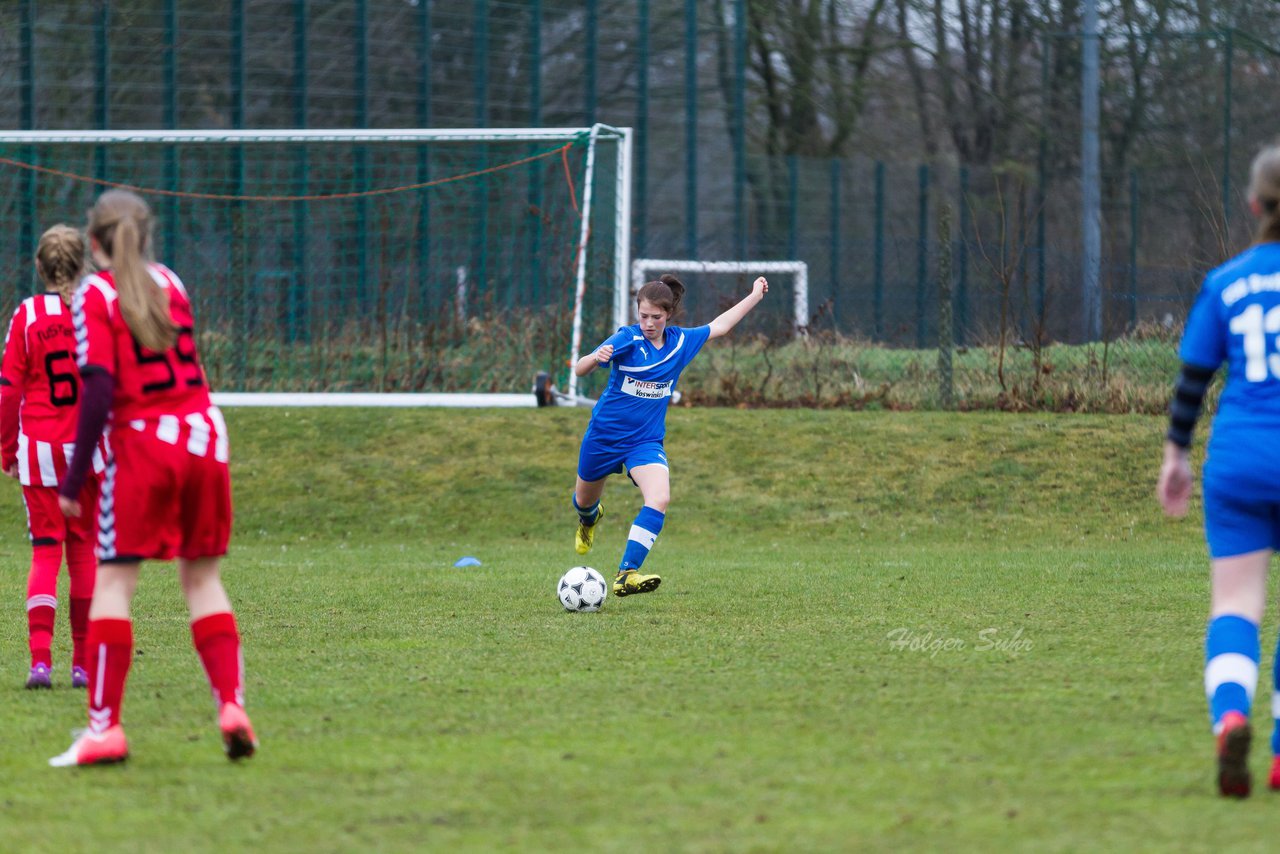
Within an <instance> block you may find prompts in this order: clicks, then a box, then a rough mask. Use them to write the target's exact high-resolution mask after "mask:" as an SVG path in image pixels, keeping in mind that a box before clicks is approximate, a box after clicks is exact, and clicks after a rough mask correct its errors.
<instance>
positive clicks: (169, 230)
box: [164, 0, 181, 259]
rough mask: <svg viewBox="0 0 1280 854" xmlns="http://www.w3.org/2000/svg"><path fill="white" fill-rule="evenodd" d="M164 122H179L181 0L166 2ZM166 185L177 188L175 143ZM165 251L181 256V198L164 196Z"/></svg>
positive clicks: (167, 155)
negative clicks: (179, 18) (179, 24)
mask: <svg viewBox="0 0 1280 854" xmlns="http://www.w3.org/2000/svg"><path fill="white" fill-rule="evenodd" d="M164 126H165V127H167V128H171V129H172V128H176V127H177V126H178V0H165V3H164ZM164 179H165V186H167V187H168V188H169V189H170V190H176V189H178V151H177V146H175V145H166V146H165V149H164ZM164 209H165V216H164V251H165V254H166V255H167V256H168V257H170V258H175V259H176V258H178V257H180V254H181V253H180V250H179V248H178V199H177V197H176V196H170V197H169V198H167V199H166V200H165V205H164Z"/></svg>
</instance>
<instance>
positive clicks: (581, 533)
mask: <svg viewBox="0 0 1280 854" xmlns="http://www.w3.org/2000/svg"><path fill="white" fill-rule="evenodd" d="M604 480H605V479H604V478H601V479H600V480H592V481H588V480H583V479H582V478H581V477H579V478H578V482H577V484H576V485H575V486H574V488H573V509H574V510H575V511H577V513H578V530H577V532H576V533H575V534H574V541H573V549H574V551H576V552H577V553H578V554H580V555H584V554H586V553H587V552H589V551H591V546H592V545H593V544H594V543H595V538H596V525H597V524H599V522H600V520H601V519H602V518H604V505H603V504H602V503H601V501H600V496H601V495H603V494H604Z"/></svg>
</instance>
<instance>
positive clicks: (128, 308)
mask: <svg viewBox="0 0 1280 854" xmlns="http://www.w3.org/2000/svg"><path fill="white" fill-rule="evenodd" d="M89 238H90V247H91V249H92V251H93V257H94V260H95V261H96V262H97V263H98V265H99V266H100V267H101V268H102V272H101V273H99V274H97V275H92V276H88V277H87V278H86V279H85V280H84V281H83V282H82V283H81V285H80V288H79V289H78V290H77V291H76V294H75V298H74V299H73V300H72V306H71V313H72V323H73V326H74V328H75V334H76V362H77V364H78V365H79V368H80V375H81V379H82V382H83V388H84V399H83V401H82V403H81V408H80V418H79V424H78V427H77V430H76V444H75V454H74V456H73V457H72V460H71V465H70V466H69V467H68V470H67V474H66V476H65V477H64V478H63V480H62V484H61V487H60V489H59V495H60V501H61V504H62V509H63V512H64V513H66V514H67V515H75V514H77V513H79V511H80V506H79V502H78V501H77V500H76V496H77V495H78V494H79V488H80V484H81V482H82V479H83V477H84V476H85V474H86V473H87V472H88V469H89V465H90V457H91V454H92V449H93V445H94V443H95V442H97V441H98V437H99V436H101V435H102V433H103V431H104V429H106V430H108V431H109V434H110V449H111V454H110V457H109V459H108V460H107V466H106V472H105V474H104V477H103V482H102V494H101V497H100V498H99V501H98V577H97V586H96V587H95V589H94V594H93V605H92V608H91V609H90V612H89V637H88V651H89V728H88V730H87V731H86V732H85V733H84V734H83V735H81V736H80V737H79V738H77V739H76V741H75V742H74V743H73V744H72V745H71V747H70V748H69V749H68V750H67V751H66V752H65V753H63V754H61V755H59V756H55V757H54V758H53V759H51V760H49V764H51V765H54V766H74V765H92V764H96V763H102V762H119V761H121V760H123V759H125V758H126V757H127V756H128V754H129V748H128V742H127V741H126V739H125V735H124V729H123V727H122V726H121V724H120V706H121V703H122V701H123V698H124V686H125V678H126V677H127V675H128V672H129V663H130V659H131V658H132V653H133V622H132V619H131V617H130V605H131V603H132V601H133V595H134V592H135V591H136V589H137V585H138V576H139V570H140V567H141V563H142V561H143V560H148V559H154V560H172V559H174V558H177V559H178V577H179V579H180V581H181V584H182V591H183V594H184V595H185V597H186V600H187V606H188V608H189V609H190V612H191V633H192V639H193V640H194V642H195V647H196V651H197V652H198V653H199V656H200V660H201V662H202V663H203V664H204V668H205V672H206V673H207V674H208V676H209V684H210V686H211V687H212V689H213V699H214V705H215V707H216V708H217V711H218V725H219V728H220V729H221V731H222V739H223V745H224V747H225V749H226V752H227V756H228V757H230V758H231V759H239V758H241V757H244V756H250V755H252V754H253V752H254V750H255V749H256V747H257V740H256V739H255V737H254V734H253V728H252V726H251V725H250V723H249V718H248V716H247V715H246V714H245V711H244V687H243V686H244V674H243V670H244V667H243V660H242V658H241V654H240V636H239V632H238V629H237V627H236V621H235V617H234V616H233V614H232V611H231V602H230V600H229V599H228V598H227V593H226V590H225V589H224V588H223V586H222V579H221V576H220V574H219V562H220V559H221V557H222V556H223V555H224V554H226V551H227V542H228V540H229V539H230V535H231V479H230V474H229V472H228V467H227V428H226V424H225V423H223V420H222V414H221V413H220V412H219V411H218V409H217V407H215V406H214V405H213V403H212V402H211V401H210V399H209V389H208V385H207V383H206V380H205V373H204V368H203V367H202V366H201V364H200V357H199V354H198V353H197V352H196V343H195V334H194V331H193V319H192V313H191V302H190V300H188V298H187V292H186V288H185V286H184V285H183V284H182V280H181V279H179V278H178V276H177V275H176V274H175V273H174V272H173V271H172V270H170V269H169V268H167V267H165V266H163V265H161V264H156V263H151V262H149V261H148V260H147V258H148V256H149V252H150V244H151V211H150V209H149V208H148V207H147V204H146V202H144V201H143V200H142V199H141V198H140V197H139V196H137V195H135V194H134V193H130V192H127V191H124V190H110V191H108V192H106V193H103V194H102V195H101V196H99V197H98V200H97V202H96V203H95V204H94V206H93V209H92V210H91V211H90V212H89Z"/></svg>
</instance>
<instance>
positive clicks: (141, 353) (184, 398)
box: [71, 264, 212, 429]
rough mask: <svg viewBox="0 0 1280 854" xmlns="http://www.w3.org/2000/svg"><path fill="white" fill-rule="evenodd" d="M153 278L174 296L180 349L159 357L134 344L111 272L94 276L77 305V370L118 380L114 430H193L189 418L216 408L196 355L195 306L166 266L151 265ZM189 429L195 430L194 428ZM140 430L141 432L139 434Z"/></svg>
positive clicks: (172, 304) (171, 312) (171, 303)
mask: <svg viewBox="0 0 1280 854" xmlns="http://www.w3.org/2000/svg"><path fill="white" fill-rule="evenodd" d="M147 269H148V271H149V272H150V273H151V278H152V279H153V280H154V281H155V283H156V284H157V285H159V286H160V287H162V288H164V289H165V290H166V291H168V293H169V316H170V317H171V318H173V323H174V325H175V326H176V327H177V329H178V338H177V342H176V343H175V344H174V346H172V347H170V348H169V349H168V350H165V351H164V352H161V353H157V352H155V351H153V350H148V349H147V348H145V347H143V346H142V345H140V344H139V343H138V342H137V341H136V340H134V337H133V334H132V333H131V332H130V331H129V327H128V325H127V324H126V323H125V321H124V316H123V315H122V314H121V313H120V310H119V305H118V303H117V299H116V288H115V282H114V279H113V277H112V274H111V271H110V270H104V271H103V272H101V273H97V274H95V275H92V276H88V277H86V278H85V280H84V281H83V282H82V283H81V285H80V288H79V290H77V291H76V295H75V298H74V299H73V300H72V301H71V316H72V321H73V324H74V328H75V336H76V364H77V365H79V366H80V369H81V371H84V370H85V369H86V368H90V367H96V368H101V369H102V370H105V371H106V372H107V373H109V374H111V376H112V377H114V378H115V396H114V398H113V399H112V403H111V420H110V422H109V423H110V424H111V425H112V426H113V427H114V428H115V429H119V428H121V427H122V426H123V425H125V424H129V425H131V426H132V425H133V424H134V422H142V423H144V424H154V425H156V427H157V428H158V427H159V425H160V422H161V419H162V418H164V417H165V416H169V418H171V419H173V421H172V422H170V421H168V420H166V421H165V423H166V424H169V423H178V424H188V422H187V421H186V419H187V416H189V415H192V414H194V413H205V412H207V411H208V410H209V408H210V407H211V406H212V403H211V402H210V400H209V387H208V383H207V382H206V380H205V373H204V368H203V367H202V366H201V364H200V357H199V355H198V354H197V353H196V340H195V333H194V330H193V318H192V313H191V302H190V300H189V299H188V298H187V291H186V288H185V287H184V286H183V284H182V280H181V279H179V278H178V276H177V275H176V274H175V273H174V272H173V271H172V270H170V269H169V268H168V267H165V266H163V265H162V264H148V265H147ZM188 427H189V424H188ZM135 429H136V428H135Z"/></svg>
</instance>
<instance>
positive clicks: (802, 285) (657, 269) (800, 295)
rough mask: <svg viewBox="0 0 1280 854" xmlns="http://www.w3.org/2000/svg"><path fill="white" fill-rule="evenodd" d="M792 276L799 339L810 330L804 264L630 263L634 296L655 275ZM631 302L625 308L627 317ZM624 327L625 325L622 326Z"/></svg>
mask: <svg viewBox="0 0 1280 854" xmlns="http://www.w3.org/2000/svg"><path fill="white" fill-rule="evenodd" d="M686 272H688V273H747V274H751V273H760V274H764V273H790V274H791V275H793V276H794V277H795V284H794V290H795V293H794V295H793V297H794V298H793V306H794V312H795V315H794V318H793V320H792V326H793V328H794V329H795V333H796V336H797V337H803V336H805V335H807V334H808V330H809V265H808V264H806V263H805V262H804V261H689V260H679V259H664V258H637V259H636V260H634V261H632V262H631V294H632V295H634V294H635V293H636V292H637V291H639V290H640V288H641V286H642V285H644V283H645V281H646V280H647V279H648V278H649V276H650V275H651V274H653V273H686ZM630 302H631V301H630V299H628V300H627V303H626V305H624V306H623V309H624V310H625V311H627V312H628V313H627V317H630V316H631V314H632V313H633V312H631V310H630ZM618 325H619V326H625V325H626V322H625V321H624V322H623V323H619V324H618Z"/></svg>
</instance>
